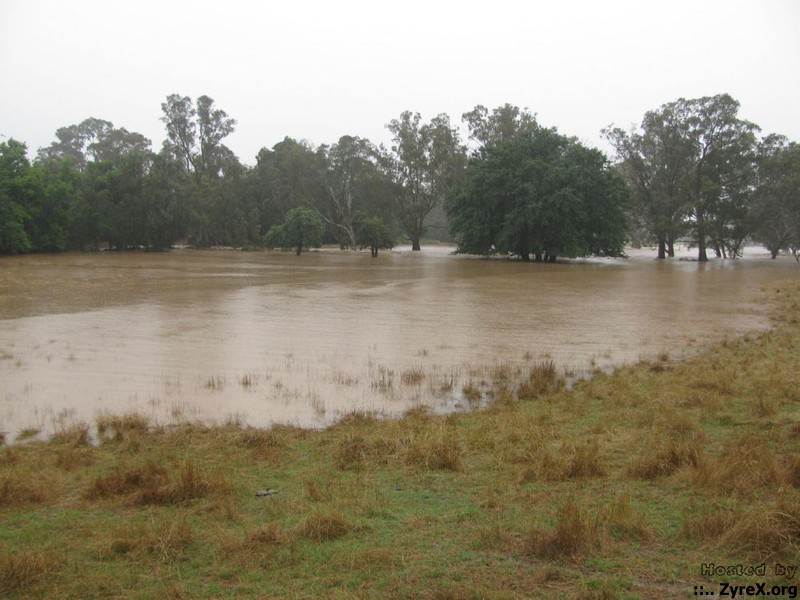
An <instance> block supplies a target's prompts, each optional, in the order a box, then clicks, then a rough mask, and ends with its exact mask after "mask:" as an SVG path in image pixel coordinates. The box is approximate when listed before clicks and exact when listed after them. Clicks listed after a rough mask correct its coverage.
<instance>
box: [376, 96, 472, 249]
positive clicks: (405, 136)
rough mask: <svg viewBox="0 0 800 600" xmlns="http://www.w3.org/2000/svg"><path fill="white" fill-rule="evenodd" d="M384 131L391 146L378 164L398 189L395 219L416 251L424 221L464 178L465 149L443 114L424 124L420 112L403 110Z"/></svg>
mask: <svg viewBox="0 0 800 600" xmlns="http://www.w3.org/2000/svg"><path fill="white" fill-rule="evenodd" d="M387 128H388V129H389V131H390V132H391V133H392V142H393V143H392V148H391V152H390V153H383V155H382V157H381V158H382V160H381V164H382V167H383V168H384V169H385V170H386V172H387V173H389V174H390V177H391V179H392V180H393V181H394V182H395V183H396V185H397V187H398V189H399V194H398V198H397V207H398V210H397V218H398V220H399V221H400V224H401V225H402V227H403V230H404V231H405V233H406V235H408V237H409V238H410V239H411V248H412V250H419V249H420V239H421V238H422V236H423V234H424V233H425V218H426V217H427V216H428V214H430V212H431V211H432V210H433V208H434V207H436V206H438V205H439V204H441V203H442V202H443V200H444V198H445V196H446V194H447V192H448V191H449V190H450V188H451V187H453V186H454V185H456V184H458V183H459V182H460V181H461V180H462V178H463V172H464V166H465V164H466V148H465V147H464V145H463V144H462V143H461V140H460V137H459V134H458V131H457V130H456V129H455V128H454V127H452V126H451V125H450V118H449V117H448V116H447V115H446V114H440V115H438V116H436V117H434V118H433V119H431V122H430V123H425V124H423V123H422V117H421V116H420V114H419V113H411V112H410V111H406V112H404V113H403V114H402V115H400V118H399V119H393V120H392V121H391V122H390V123H389V124H388V125H387Z"/></svg>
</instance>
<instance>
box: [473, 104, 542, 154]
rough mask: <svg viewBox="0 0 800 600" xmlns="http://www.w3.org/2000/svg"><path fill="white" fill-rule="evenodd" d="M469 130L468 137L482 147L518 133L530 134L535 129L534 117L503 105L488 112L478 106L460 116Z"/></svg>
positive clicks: (523, 111)
mask: <svg viewBox="0 0 800 600" xmlns="http://www.w3.org/2000/svg"><path fill="white" fill-rule="evenodd" d="M461 120H462V121H464V122H466V124H467V127H468V128H469V131H470V135H469V137H470V138H471V139H473V140H475V141H477V142H478V143H479V144H480V145H481V146H482V147H485V146H490V145H493V144H496V143H498V142H501V141H503V140H507V139H510V138H512V137H514V136H515V135H517V134H519V133H524V132H528V133H530V132H532V131H533V130H534V129H535V128H536V117H535V116H534V115H532V114H530V113H529V112H528V111H527V110H526V109H520V108H519V107H517V106H513V105H512V104H504V105H503V106H499V107H497V108H495V109H494V110H492V112H491V113H489V110H488V109H487V108H486V107H485V106H483V105H481V104H478V105H477V106H476V107H475V108H474V109H472V110H471V111H470V112H467V113H464V114H463V115H461Z"/></svg>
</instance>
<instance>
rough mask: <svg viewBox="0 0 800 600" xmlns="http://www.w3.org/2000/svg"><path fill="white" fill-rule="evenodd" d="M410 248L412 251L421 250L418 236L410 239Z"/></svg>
mask: <svg viewBox="0 0 800 600" xmlns="http://www.w3.org/2000/svg"><path fill="white" fill-rule="evenodd" d="M411 249H412V250H413V251H414V252H419V251H420V250H422V248H421V247H420V245H419V238H418V237H415V238H414V239H412V240H411Z"/></svg>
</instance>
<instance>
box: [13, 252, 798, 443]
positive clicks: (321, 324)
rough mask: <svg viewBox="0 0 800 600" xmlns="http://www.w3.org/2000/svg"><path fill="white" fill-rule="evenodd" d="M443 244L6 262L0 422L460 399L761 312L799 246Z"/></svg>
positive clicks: (442, 406)
mask: <svg viewBox="0 0 800 600" xmlns="http://www.w3.org/2000/svg"><path fill="white" fill-rule="evenodd" d="M449 251H450V249H449V248H433V249H423V251H422V252H420V253H416V252H415V253H412V252H409V251H406V250H405V249H401V250H399V251H395V252H389V253H382V254H381V255H380V256H379V257H378V258H377V259H372V258H371V257H370V256H369V253H347V252H345V253H342V252H338V251H322V252H312V253H308V254H304V255H302V256H300V257H297V256H294V254H291V253H287V254H283V253H264V252H256V253H243V252H233V251H193V250H185V251H173V252H170V253H167V254H146V253H133V254H116V253H100V254H64V255H46V256H25V257H6V258H0V432H4V433H5V435H6V440H7V441H8V440H9V439H13V438H14V437H15V436H16V435H17V434H18V433H19V432H20V431H23V430H38V431H40V432H41V434H42V435H45V434H47V433H50V432H52V431H56V430H58V429H59V428H62V427H67V426H70V425H73V424H78V423H83V422H85V423H94V421H95V419H96V418H97V416H98V415H100V414H103V413H115V414H119V413H128V412H138V413H142V414H145V415H147V416H148V417H149V418H151V419H152V420H153V421H154V422H157V423H161V424H169V423H172V422H179V421H186V420H201V421H205V422H224V421H233V422H237V423H241V424H249V425H254V426H268V425H269V424H272V423H290V424H297V425H301V426H311V427H318V426H324V425H326V424H328V423H330V422H332V421H334V420H335V419H336V418H338V417H339V416H340V415H342V414H343V413H347V412H350V411H353V410H362V411H374V412H377V413H380V414H387V415H393V414H399V413H401V412H403V411H405V410H407V409H408V408H410V407H412V406H415V405H418V404H425V405H428V406H430V407H432V408H433V409H434V410H441V411H446V410H456V409H461V408H467V406H466V405H467V402H466V400H465V399H464V398H462V393H461V389H462V387H463V386H464V385H465V384H466V383H468V382H475V383H479V382H480V381H481V380H485V379H486V378H487V377H489V374H490V373H491V371H492V370H493V369H494V368H496V367H497V366H498V365H507V366H510V367H512V368H521V369H524V368H525V367H526V366H529V365H531V364H533V363H535V362H536V361H540V360H553V361H554V362H555V363H556V364H557V365H558V366H559V368H562V369H564V370H565V371H569V372H571V373H573V374H576V375H581V374H584V373H586V372H588V371H590V370H591V369H593V368H609V367H613V366H615V365H619V364H622V363H625V362H631V361H636V360H639V359H649V358H653V357H655V356H657V355H659V354H661V353H663V352H667V353H669V355H670V356H671V357H674V358H679V357H681V356H684V355H685V354H686V353H691V352H692V351H694V350H695V349H697V348H698V347H700V346H702V345H704V344H708V343H712V342H714V341H715V340H719V339H721V338H723V337H724V336H730V335H736V334H741V333H743V332H746V331H751V330H759V329H763V328H766V327H767V326H768V320H767V317H766V314H765V311H766V309H765V304H764V297H763V294H762V292H761V288H762V286H764V285H765V284H767V283H770V282H772V281H777V280H785V279H788V278H793V277H797V276H798V274H800V269H799V268H798V265H797V264H796V263H795V262H794V260H792V259H790V258H782V259H779V260H777V261H771V260H769V257H768V254H766V253H764V252H762V251H761V250H759V249H754V250H752V251H751V252H749V253H748V255H747V256H746V258H745V259H744V260H739V261H732V260H716V261H711V262H709V263H707V264H700V263H697V262H692V261H681V260H671V261H656V260H654V259H653V256H654V255H653V253H651V252H647V251H645V252H638V253H634V255H632V256H631V257H630V258H628V259H614V260H611V259H592V260H582V261H571V262H569V263H563V264H561V263H560V264H548V265H541V264H523V263H521V262H514V261H506V260H483V259H476V258H472V257H463V256H452V255H450V254H449Z"/></svg>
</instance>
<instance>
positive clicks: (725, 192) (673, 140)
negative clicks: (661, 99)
mask: <svg viewBox="0 0 800 600" xmlns="http://www.w3.org/2000/svg"><path fill="white" fill-rule="evenodd" d="M738 110H739V103H738V102H737V101H736V100H734V99H733V98H731V97H730V96H729V95H727V94H720V95H717V96H713V97H704V98H697V99H691V100H686V99H684V98H681V99H679V100H676V101H674V102H670V103H667V104H665V105H663V106H662V107H661V108H659V109H658V110H655V111H651V112H648V113H647V114H645V117H644V119H643V121H642V125H641V132H638V131H636V130H634V131H631V132H630V133H626V132H624V131H622V130H621V129H607V130H604V134H605V136H606V138H607V139H608V140H609V141H610V142H611V143H612V144H613V145H614V147H615V149H616V151H617V154H618V156H619V159H620V161H621V162H620V169H621V171H622V172H623V174H624V175H625V177H626V179H627V180H628V182H629V184H630V185H631V187H632V188H633V190H634V191H635V197H636V200H637V202H636V204H635V207H636V211H637V213H638V214H637V216H638V217H639V219H640V220H641V221H642V222H643V223H644V224H645V226H646V228H647V229H648V230H649V232H650V233H651V234H652V235H653V237H655V238H656V240H657V242H658V245H659V258H664V257H665V256H666V254H667V253H669V254H670V255H671V254H672V243H673V242H674V241H675V240H676V239H677V237H678V236H679V235H682V234H683V233H684V232H686V231H691V232H692V233H693V236H694V238H695V240H696V243H697V247H698V259H699V260H706V259H707V254H706V247H707V246H709V247H712V248H713V249H714V251H715V252H716V253H717V255H718V256H738V255H740V254H741V248H742V244H743V242H744V239H745V237H746V236H747V235H748V234H749V233H750V232H751V231H750V227H751V224H750V220H749V209H750V206H749V203H750V190H751V189H752V186H753V184H754V176H755V170H754V165H755V152H754V151H755V147H756V138H755V132H757V131H758V127H757V126H756V125H754V124H753V123H749V122H747V121H744V120H742V119H739V118H738Z"/></svg>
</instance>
